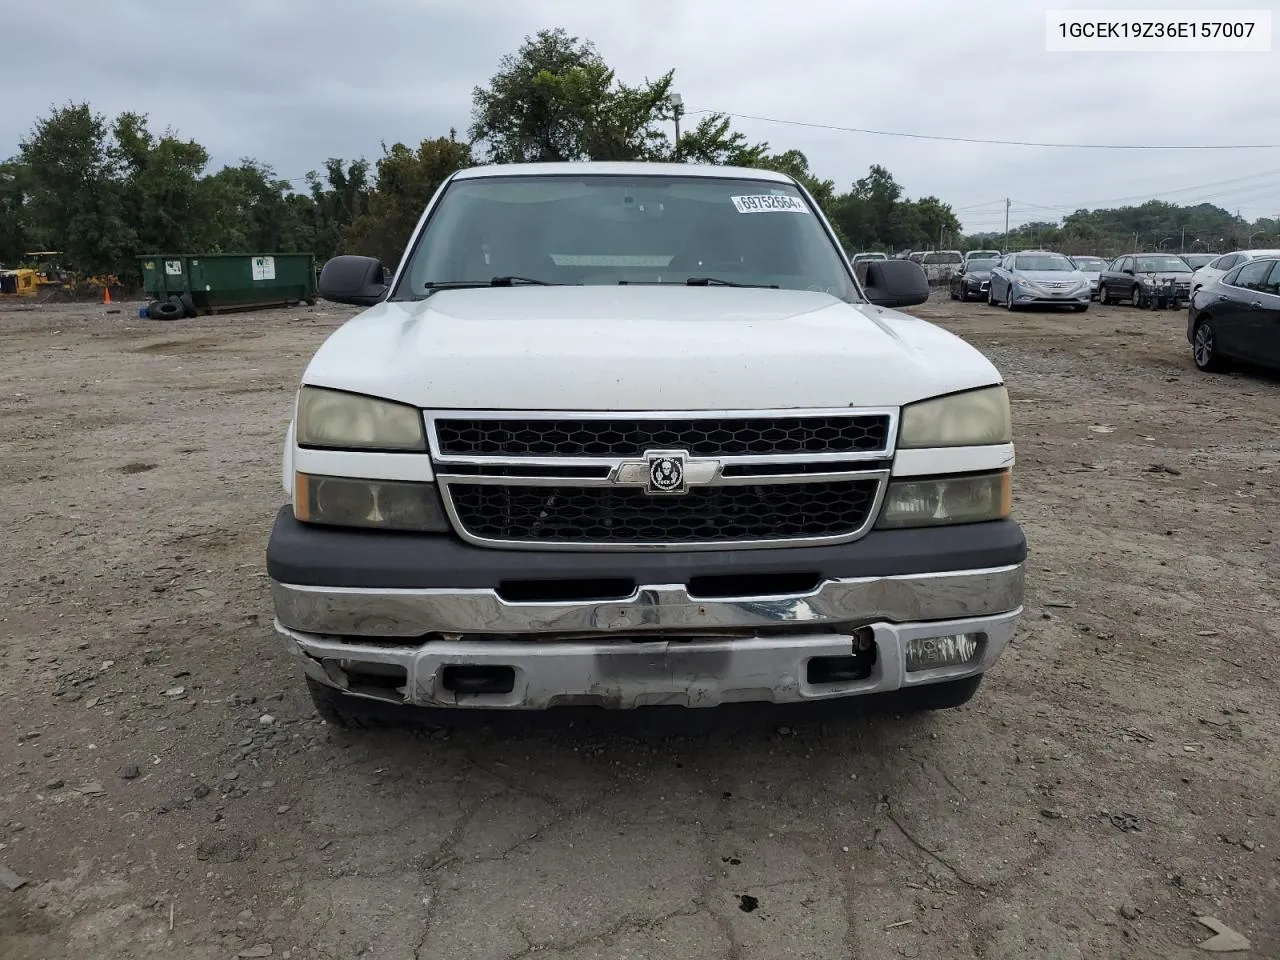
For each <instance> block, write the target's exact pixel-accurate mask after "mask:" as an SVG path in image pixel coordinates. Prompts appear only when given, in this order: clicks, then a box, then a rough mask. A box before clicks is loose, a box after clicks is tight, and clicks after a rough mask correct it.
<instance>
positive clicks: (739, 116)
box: [686, 110, 1280, 150]
mask: <svg viewBox="0 0 1280 960" xmlns="http://www.w3.org/2000/svg"><path fill="white" fill-rule="evenodd" d="M698 113H718V114H720V115H722V116H726V117H731V118H733V119H735V120H759V121H760V122H762V123H781V124H785V125H787V126H791V127H809V128H811V129H814V130H834V131H837V132H839V133H865V134H869V135H871V136H876V137H905V138H908V139H911V140H941V141H944V142H946V143H982V144H988V145H990V146H998V147H1052V148H1055V149H1062V150H1280V143H1213V144H1208V143H1039V142H1036V141H1031V140H992V139H986V138H983V137H948V136H942V135H941V134H930V133H904V132H902V131H899V130H869V129H867V128H865V127H842V126H839V125H837V124H834V123H810V122H808V121H805V120H783V119H781V118H779V117H761V116H757V115H754V114H750V113H730V112H729V111H727V110H690V111H687V113H686V115H689V114H698Z"/></svg>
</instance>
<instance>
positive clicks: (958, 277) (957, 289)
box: [947, 257, 1000, 302]
mask: <svg viewBox="0 0 1280 960" xmlns="http://www.w3.org/2000/svg"><path fill="white" fill-rule="evenodd" d="M999 263H1000V261H999V260H998V259H996V258H994V257H993V258H991V259H990V260H981V259H979V258H977V257H972V258H970V259H968V260H965V262H964V263H962V264H960V267H959V269H958V270H957V271H956V274H955V276H953V277H952V278H951V279H950V280H949V281H947V288H948V290H950V292H951V299H952V300H959V301H961V302H966V301H969V300H985V299H986V294H987V289H988V288H989V287H990V286H991V271H992V270H993V269H994V268H995V267H996V266H997V265H998V264H999Z"/></svg>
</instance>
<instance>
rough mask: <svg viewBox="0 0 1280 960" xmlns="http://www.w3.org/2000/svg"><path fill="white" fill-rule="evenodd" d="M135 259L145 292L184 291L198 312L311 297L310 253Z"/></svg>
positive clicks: (312, 263)
mask: <svg viewBox="0 0 1280 960" xmlns="http://www.w3.org/2000/svg"><path fill="white" fill-rule="evenodd" d="M138 259H139V261H140V262H141V264H142V288H143V290H145V291H146V292H147V295H148V296H150V297H151V298H153V299H155V300H167V299H168V298H169V297H171V296H175V295H176V296H182V295H183V294H186V295H188V296H190V297H191V301H192V303H194V304H195V307H196V311H197V312H198V313H206V314H209V313H221V312H223V311H227V310H248V309H251V308H254V307H277V306H288V305H289V304H293V303H307V304H312V303H315V302H316V258H315V256H314V255H313V254H310V253H255V254H241V253H205V254H199V255H189V254H167V253H166V254H160V253H155V254H149V255H147V256H145V257H139V258H138Z"/></svg>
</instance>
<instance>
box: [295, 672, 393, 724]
mask: <svg viewBox="0 0 1280 960" xmlns="http://www.w3.org/2000/svg"><path fill="white" fill-rule="evenodd" d="M306 680H307V692H308V693H309V694H311V702H312V703H313V704H314V705H315V708H316V713H318V714H319V715H320V719H321V720H323V721H324V722H325V723H327V724H329V726H331V727H337V728H338V729H340V730H387V729H394V728H396V727H403V726H407V725H409V724H410V722H411V716H412V712H411V710H410V708H408V707H398V706H396V705H395V704H393V703H380V702H379V701H377V700H366V699H364V698H363V697H353V696H350V695H348V694H345V693H343V692H342V691H341V690H338V689H336V688H334V687H330V686H327V685H326V684H323V683H321V682H320V681H319V680H316V679H314V678H313V677H307V678H306Z"/></svg>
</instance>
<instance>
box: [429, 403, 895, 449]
mask: <svg viewBox="0 0 1280 960" xmlns="http://www.w3.org/2000/svg"><path fill="white" fill-rule="evenodd" d="M436 436H437V437H438V439H439V445H440V452H441V453H442V454H444V455H445V456H469V457H476V456H490V457H503V456H505V457H639V456H643V455H644V452H645V451H646V450H687V451H688V452H689V454H690V455H691V456H695V457H725V456H751V455H759V456H769V455H777V454H798V453H865V452H872V451H876V450H883V449H885V448H886V447H887V446H888V443H889V417H888V416H886V415H884V414H859V415H854V416H819V417H799V416H797V417H735V418H729V417H709V418H698V419H669V420H667V419H637V418H628V417H608V418H600V419H594V418H589V419H572V418H565V419H547V420H537V419H510V420H508V419H503V420H478V419H455V418H450V419H447V420H437V421H436Z"/></svg>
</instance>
